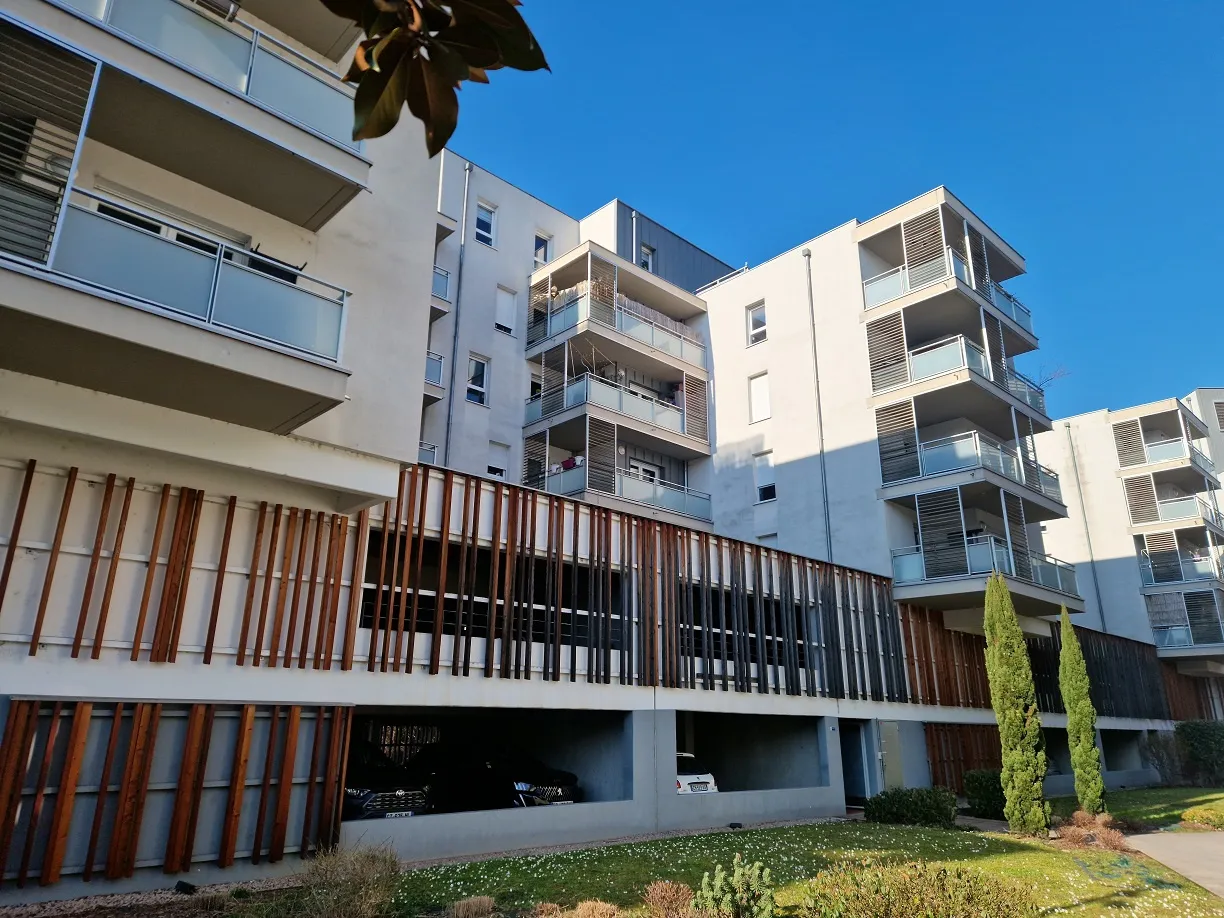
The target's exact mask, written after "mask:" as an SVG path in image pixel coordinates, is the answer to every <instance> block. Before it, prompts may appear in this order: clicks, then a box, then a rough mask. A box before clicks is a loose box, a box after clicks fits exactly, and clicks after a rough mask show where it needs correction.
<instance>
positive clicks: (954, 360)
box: [909, 335, 991, 382]
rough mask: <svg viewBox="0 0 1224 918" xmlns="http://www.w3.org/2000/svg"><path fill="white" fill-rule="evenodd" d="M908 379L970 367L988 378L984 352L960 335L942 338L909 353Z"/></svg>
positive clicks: (912, 379) (924, 377) (928, 377)
mask: <svg viewBox="0 0 1224 918" xmlns="http://www.w3.org/2000/svg"><path fill="white" fill-rule="evenodd" d="M909 365H910V382H918V381H919V380H922V379H930V378H931V377H932V376H940V375H942V374H944V373H951V372H953V371H954V370H961V369H965V368H966V367H967V368H968V369H970V370H973V371H974V372H975V373H977V374H978V375H980V376H985V377H986V378H987V379H990V378H991V376H990V362H989V361H988V360H987V359H986V353H985V351H983V350H982V349H981V348H980V347H978V346H977V345H976V344H974V343H973V342H972V341H970V340H969V339H968V338H966V337H965V336H964V335H955V336H954V337H951V338H944V339H942V340H940V341H936V342H934V343H933V344H928V345H925V346H924V347H920V348H915V349H914V350H912V351H910V352H909Z"/></svg>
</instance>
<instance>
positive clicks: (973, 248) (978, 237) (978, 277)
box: [965, 224, 994, 303]
mask: <svg viewBox="0 0 1224 918" xmlns="http://www.w3.org/2000/svg"><path fill="white" fill-rule="evenodd" d="M965 235H966V236H967V237H968V239H969V265H970V267H971V268H972V269H973V289H974V290H976V291H978V293H980V294H982V296H984V297H986V299H988V300H990V301H991V302H992V303H993V302H994V297H993V296H991V293H992V292H993V291H992V290H991V285H990V259H989V258H988V257H987V255H986V240H985V238H983V236H982V234H981V233H979V232H978V231H977V230H976V229H974V228H973V227H972V226H969V225H968V224H966V225H965Z"/></svg>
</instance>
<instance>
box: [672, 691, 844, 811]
mask: <svg viewBox="0 0 1224 918" xmlns="http://www.w3.org/2000/svg"><path fill="white" fill-rule="evenodd" d="M676 718H677V719H676V732H677V736H676V750H677V752H679V753H690V754H692V755H693V756H694V757H695V759H696V760H697V761H698V762H700V763H701V767H702V768H704V769H707V771H706V774H709V775H711V776H712V777H713V781H714V783H715V784H716V785H717V787H718V790H719V791H724V792H725V791H754V790H775V789H785V788H798V787H823V786H825V785H827V784H828V783H829V764H828V751H827V749H826V748H825V743H824V731H823V718H820V717H786V716H782V715H762V714H724V713H710V712H704V711H702V712H689V711H679V712H677V714H676ZM680 783H681V784H683V779H681V781H680Z"/></svg>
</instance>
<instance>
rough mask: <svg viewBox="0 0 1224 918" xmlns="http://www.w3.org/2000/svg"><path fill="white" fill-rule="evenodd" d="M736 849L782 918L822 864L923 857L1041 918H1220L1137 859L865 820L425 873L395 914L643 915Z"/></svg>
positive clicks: (1167, 874) (1206, 899)
mask: <svg viewBox="0 0 1224 918" xmlns="http://www.w3.org/2000/svg"><path fill="white" fill-rule="evenodd" d="M736 852H741V853H743V855H744V857H745V859H747V860H760V861H762V862H763V863H764V864H765V865H766V866H767V867H770V868H771V869H772V871H773V875H774V880H775V883H776V884H777V886H778V903H779V905H780V906H782V910H783V914H785V913H786V912H787V911H789V910H791V909H793V907H794V906H795V905H796V904H797V903H798V902H799V900H800V897H801V892H802V886H803V883H804V881H805V879H806V878H808V877H811V876H812V875H813V874H814V873H815V872H816V871H817V870H819V869H820V868H822V867H824V866H826V865H828V864H832V863H835V862H838V861H844V860H862V859H865V858H873V859H874V858H878V859H884V860H891V861H905V860H914V859H919V858H921V859H924V860H929V861H936V862H942V863H947V864H964V865H967V866H971V867H975V868H977V869H980V870H984V871H987V872H989V873H993V874H996V875H998V876H1001V877H1008V878H1010V879H1012V880H1015V881H1017V882H1019V883H1021V884H1023V885H1024V886H1026V887H1028V888H1030V889H1031V890H1032V891H1033V896H1034V899H1035V901H1036V902H1037V903H1038V905H1040V906H1041V907H1042V908H1043V909H1044V910H1045V914H1059V915H1061V914H1067V915H1073V916H1106V915H1109V916H1114V915H1130V916H1152V918H1174V916H1177V918H1193V916H1220V918H1224V901H1221V900H1220V899H1218V898H1216V897H1215V896H1213V895H1212V894H1211V893H1209V892H1207V891H1206V890H1203V889H1202V888H1200V887H1198V886H1196V885H1195V884H1193V883H1191V882H1190V881H1189V880H1186V879H1184V878H1182V877H1180V876H1178V875H1177V874H1175V873H1173V872H1172V871H1169V870H1167V869H1166V868H1164V867H1162V866H1161V865H1159V864H1157V863H1156V862H1154V861H1151V860H1149V859H1147V858H1144V857H1143V856H1141V855H1135V854H1117V853H1112V852H1103V851H1102V852H1098V851H1062V850H1058V849H1056V848H1054V847H1052V846H1050V845H1048V844H1045V843H1043V842H1040V841H1026V840H1021V839H1016V838H1012V837H1009V836H1005V835H995V834H989V833H977V832H966V831H962V830H941V829H917V828H909V827H901V826H883V825H872V824H866V823H822V824H816V825H807V826H792V827H787V828H778V829H759V830H750V831H740V832H719V833H714V834H710V835H694V836H684V837H678V838H670V839H662V840H659V841H652V842H642V843H636V844H627V845H611V846H607V847H603V848H588V849H584V850H581V851H568V852H562V853H558V854H551V855H544V856H538V857H516V858H503V859H499V860H490V861H479V862H474V863H467V864H454V865H447V866H442V867H431V868H426V869H423V870H417V871H413V872H410V873H407V874H405V875H404V877H403V878H402V880H401V883H400V887H399V890H398V892H397V893H396V895H395V899H394V903H395V911H396V914H398V915H401V916H404V918H413V916H417V915H421V914H424V913H427V912H431V911H436V910H438V909H441V908H443V907H445V906H446V905H447V904H448V903H451V902H454V901H456V900H458V899H463V898H466V897H468V896H476V895H487V896H492V897H493V898H494V899H495V900H496V901H497V905H498V907H499V908H500V909H502V910H524V909H528V908H530V907H531V906H532V905H533V904H534V903H537V902H557V903H560V904H561V905H565V906H572V905H573V904H575V903H577V902H579V901H580V900H583V899H602V900H604V901H607V902H613V903H616V904H617V905H620V906H622V907H626V908H631V909H634V910H635V911H639V912H640V910H641V896H642V892H643V890H644V889H645V887H646V886H647V885H648V884H649V883H650V882H652V881H653V880H678V881H681V882H684V883H688V884H689V885H691V886H696V885H698V884H699V883H700V882H701V875H702V873H703V872H705V871H706V870H711V869H713V866H714V864H715V863H716V862H721V863H723V864H729V863H730V862H731V859H732V858H733V857H734V855H735V853H736Z"/></svg>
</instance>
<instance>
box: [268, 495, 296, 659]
mask: <svg viewBox="0 0 1224 918" xmlns="http://www.w3.org/2000/svg"><path fill="white" fill-rule="evenodd" d="M297 518H298V508H297V507H290V508H289V525H288V527H287V528H286V529H285V553H284V556H283V557H282V558H281V576H280V585H279V587H278V588H277V590H276V614H275V615H274V616H273V618H272V636H271V637H270V638H269V639H268V665H269V666H275V665H276V661H277V654H278V653H279V652H280V644H281V631H282V630H283V629H284V626H285V603H286V602H288V600H289V583H290V579H291V575H290V571H291V567H292V564H293V537H294V536H295V535H297Z"/></svg>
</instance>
